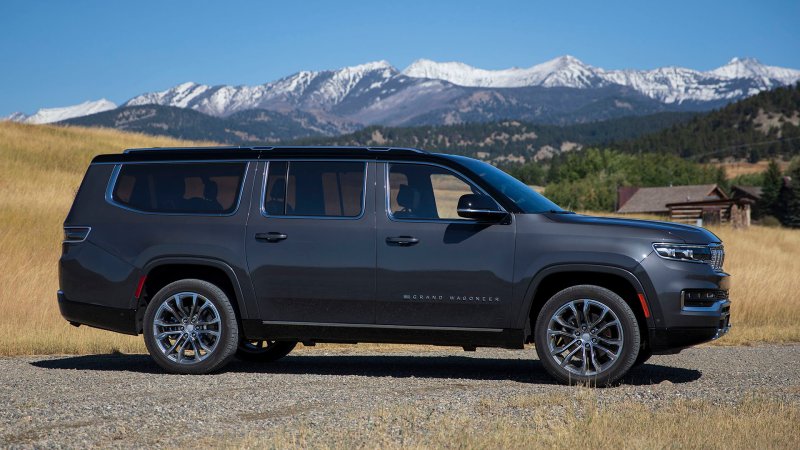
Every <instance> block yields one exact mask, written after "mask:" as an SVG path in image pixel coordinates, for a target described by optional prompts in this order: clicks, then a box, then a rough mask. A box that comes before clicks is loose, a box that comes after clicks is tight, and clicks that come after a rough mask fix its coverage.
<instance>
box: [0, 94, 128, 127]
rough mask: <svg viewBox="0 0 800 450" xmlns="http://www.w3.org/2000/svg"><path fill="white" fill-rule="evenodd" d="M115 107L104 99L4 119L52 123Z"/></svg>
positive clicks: (15, 114)
mask: <svg viewBox="0 0 800 450" xmlns="http://www.w3.org/2000/svg"><path fill="white" fill-rule="evenodd" d="M116 107H117V105H116V104H115V103H114V102H111V101H108V100H106V99H104V98H103V99H100V100H96V101H87V102H83V103H81V104H78V105H73V106H64V107H60V108H42V109H40V110H38V111H36V112H35V113H34V114H31V115H30V116H28V115H25V114H23V113H20V112H16V113H13V114H11V115H10V116H8V117H6V118H5V119H6V120H11V121H14V122H24V123H38V124H41V123H53V122H60V121H62V120H67V119H72V118H74V117H83V116H88V115H90V114H96V113H99V112H103V111H108V110H111V109H115V108H116Z"/></svg>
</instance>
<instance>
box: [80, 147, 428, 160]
mask: <svg viewBox="0 0 800 450" xmlns="http://www.w3.org/2000/svg"><path fill="white" fill-rule="evenodd" d="M386 155H391V157H392V158H408V157H415V158H414V159H419V158H420V157H423V159H428V158H424V157H425V156H428V157H431V156H435V154H433V153H429V152H426V151H424V150H420V149H417V148H400V147H323V146H308V147H297V146H275V147H154V148H130V149H127V150H125V151H124V152H123V153H118V154H110V155H98V156H96V157H95V158H94V159H93V160H92V163H123V162H147V161H165V160H170V161H189V160H245V159H251V160H252V159H269V158H274V157H326V158H327V157H332V156H333V157H341V158H380V157H385V156H386Z"/></svg>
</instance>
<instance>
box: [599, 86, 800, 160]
mask: <svg viewBox="0 0 800 450" xmlns="http://www.w3.org/2000/svg"><path fill="white" fill-rule="evenodd" d="M613 147H614V148H619V149H621V150H624V151H627V152H661V153H671V154H675V155H679V156H682V157H685V158H692V159H694V160H698V161H708V160H711V159H722V158H725V157H734V158H748V159H749V160H751V161H753V162H755V161H758V160H759V159H764V158H773V157H777V156H793V155H797V154H799V153H800V84H796V85H794V86H788V87H783V88H778V89H775V90H772V91H766V92H762V93H760V94H758V95H756V96H754V97H750V98H747V99H744V100H740V101H738V102H736V103H732V104H730V105H728V106H725V107H724V108H721V109H719V110H715V111H712V112H710V113H707V114H702V115H698V116H696V117H695V118H693V119H692V120H690V121H688V122H686V123H682V124H676V125H674V126H672V127H670V128H668V129H665V130H662V131H660V132H657V133H653V134H649V135H645V136H641V137H639V138H636V139H632V140H627V141H623V142H618V143H615V144H614V145H613Z"/></svg>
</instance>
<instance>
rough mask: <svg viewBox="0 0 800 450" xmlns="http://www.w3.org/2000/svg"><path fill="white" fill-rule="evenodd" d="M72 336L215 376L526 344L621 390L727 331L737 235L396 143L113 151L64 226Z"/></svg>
mask: <svg viewBox="0 0 800 450" xmlns="http://www.w3.org/2000/svg"><path fill="white" fill-rule="evenodd" d="M64 236H65V237H64V243H63V255H62V257H61V260H60V264H59V269H60V270H59V277H60V287H61V289H60V290H59V292H58V302H59V306H60V310H61V314H62V315H63V316H64V318H65V319H66V320H68V321H69V322H70V323H72V324H74V325H80V324H85V325H89V326H93V327H98V328H104V329H107V330H112V331H117V332H121V333H128V334H133V335H136V334H140V333H141V334H144V340H145V343H146V345H147V348H148V350H149V352H150V354H151V355H152V357H153V359H154V360H155V361H156V362H157V363H158V364H159V365H161V366H162V367H163V368H164V369H166V370H168V371H170V372H176V373H190V374H201V373H208V372H211V371H214V370H217V369H220V368H221V367H223V366H224V365H225V364H226V363H227V362H228V361H229V360H230V359H231V358H233V357H234V356H238V357H240V358H245V359H250V360H257V361H273V360H276V359H278V358H281V357H283V356H285V355H286V354H288V353H289V352H290V351H291V350H292V348H294V346H295V345H296V343H298V342H302V343H303V344H305V345H313V344H314V343H316V342H343V343H357V342H385V343H413V344H434V345H454V346H461V347H463V348H464V349H466V350H472V349H475V348H476V347H504V348H513V349H523V348H524V345H525V344H526V343H531V342H534V343H535V346H536V352H537V353H538V355H539V358H540V359H541V361H542V364H543V365H544V367H545V368H546V369H547V371H548V372H549V373H550V374H552V375H553V376H554V377H555V378H557V379H558V380H560V381H562V382H568V383H592V384H608V383H612V382H614V381H615V380H617V379H619V378H620V377H621V376H623V375H624V374H625V373H626V372H627V371H628V370H629V369H631V368H632V367H634V366H635V365H638V364H641V363H643V362H644V361H645V360H647V358H649V357H650V355H652V354H654V353H675V352H677V351H679V350H680V349H682V348H685V347H687V346H690V345H694V344H698V343H701V342H705V341H708V340H711V339H715V338H717V337H719V336H721V335H722V334H724V333H725V332H726V331H727V330H728V328H729V305H730V303H729V301H728V288H729V284H730V277H729V275H728V274H726V273H725V272H723V270H722V262H723V257H724V252H723V248H722V244H721V242H720V241H719V239H718V238H717V237H716V236H714V235H713V234H711V233H710V232H708V231H706V230H705V229H703V228H698V227H693V226H687V225H679V224H674V223H663V222H651V221H640V220H622V219H608V218H599V217H589V216H583V215H579V214H574V213H571V212H568V211H564V210H563V209H561V208H559V207H558V206H557V205H555V204H554V203H552V202H550V201H549V200H547V199H546V198H544V197H542V196H541V195H539V194H537V193H536V192H534V191H533V190H532V189H530V188H529V187H527V186H525V185H524V184H522V183H521V182H519V181H518V180H516V179H515V178H513V177H511V176H509V175H507V174H505V173H504V172H502V171H501V170H499V169H497V168H495V167H494V166H491V165H489V164H486V163H483V162H480V161H477V160H474V159H470V158H465V157H460V156H452V155H443V154H433V153H428V152H424V151H420V150H416V149H395V148H287V147H252V148H212V149H203V148H180V149H133V150H127V151H125V152H124V153H122V154H117V155H101V156H97V157H96V158H95V159H94V160H93V161H92V163H91V165H90V166H89V169H88V171H87V173H86V176H85V178H84V180H83V182H82V184H81V186H80V189H79V190H78V193H77V195H76V198H75V202H74V204H73V206H72V209H71V210H70V212H69V215H68V216H67V219H66V221H65V223H64Z"/></svg>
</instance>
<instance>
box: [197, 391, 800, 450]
mask: <svg viewBox="0 0 800 450" xmlns="http://www.w3.org/2000/svg"><path fill="white" fill-rule="evenodd" d="M600 395H601V394H597V393H594V392H587V390H586V389H577V390H575V391H574V392H573V393H570V394H553V395H546V396H536V397H534V396H526V397H525V398H520V399H518V400H515V401H513V402H507V403H501V402H498V401H496V400H486V399H485V400H484V401H482V402H480V403H479V405H478V408H477V409H478V410H477V411H476V412H475V414H472V415H465V414H464V413H463V412H456V413H454V412H452V411H441V410H437V409H436V408H435V407H432V406H430V405H424V404H421V405H415V404H412V405H405V406H398V407H395V408H392V409H382V410H378V411H375V412H373V413H372V414H369V415H364V416H355V417H352V418H351V420H350V421H349V424H348V426H347V427H343V428H337V429H320V428H318V427H312V426H307V427H301V428H299V429H286V428H285V427H284V428H277V429H265V430H259V431H256V432H253V433H251V434H250V435H249V436H248V437H247V438H245V439H243V440H235V439H234V440H232V441H227V442H212V443H210V444H211V446H214V447H216V446H219V447H227V448H322V449H334V448H398V449H399V448H410V449H416V448H459V449H473V448H474V449H512V448H513V449H519V448H618V449H639V448H647V449H650V448H653V449H662V448H703V449H706V448H708V449H752V448H798V446H800V434H798V433H794V432H790V431H788V430H793V429H795V428H796V427H797V424H798V423H800V408H798V405H797V404H796V403H789V402H780V401H775V400H770V399H767V398H760V397H758V396H751V397H749V398H747V399H745V400H743V401H740V402H737V403H733V404H722V405H715V404H713V403H712V402H709V401H701V400H681V401H670V402H658V403H657V404H653V405H651V406H647V405H644V404H642V403H638V402H634V401H623V402H618V403H610V404H609V403H603V402H601V401H600V399H599V397H600Z"/></svg>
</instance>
